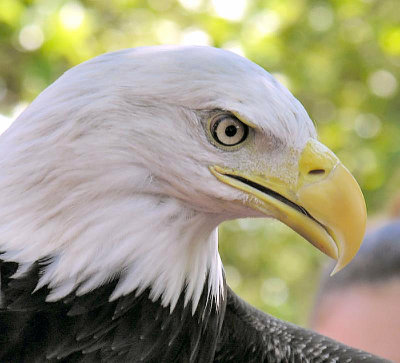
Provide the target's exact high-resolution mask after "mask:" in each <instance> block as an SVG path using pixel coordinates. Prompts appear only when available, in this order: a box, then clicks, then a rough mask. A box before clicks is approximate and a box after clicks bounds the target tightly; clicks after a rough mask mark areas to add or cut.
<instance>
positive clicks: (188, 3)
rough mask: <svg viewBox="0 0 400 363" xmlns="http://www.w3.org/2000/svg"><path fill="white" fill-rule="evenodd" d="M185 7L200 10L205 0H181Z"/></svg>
mask: <svg viewBox="0 0 400 363" xmlns="http://www.w3.org/2000/svg"><path fill="white" fill-rule="evenodd" d="M179 3H180V4H181V6H182V7H183V8H185V9H186V10H190V11H199V10H200V9H201V8H202V7H203V5H204V4H203V0H179Z"/></svg>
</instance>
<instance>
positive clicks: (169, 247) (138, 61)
mask: <svg viewBox="0 0 400 363" xmlns="http://www.w3.org/2000/svg"><path fill="white" fill-rule="evenodd" d="M215 109H220V110H229V111H232V112H238V113H240V114H241V115H242V116H243V117H244V118H246V119H248V120H251V122H252V123H254V124H256V125H257V126H258V127H259V128H260V130H262V132H263V133H264V134H265V135H270V136H271V137H270V140H274V141H273V144H274V145H275V146H277V145H278V146H279V145H280V144H281V145H283V146H282V148H284V147H285V145H291V146H292V147H296V146H297V148H298V149H299V150H300V149H301V147H302V146H303V145H304V144H305V142H306V140H307V139H308V138H309V137H315V130H314V127H313V125H312V122H311V121H310V119H309V118H308V116H307V114H306V112H305V111H304V109H303V107H302V106H301V105H300V103H299V102H298V101H297V100H296V99H295V98H294V97H293V96H292V95H291V94H290V93H289V92H288V91H287V90H286V89H285V88H284V87H282V86H281V85H280V84H279V83H277V82H276V81H275V80H274V79H273V78H272V77H271V76H270V75H269V74H268V73H267V72H265V71H264V70H263V69H262V68H260V67H258V66H257V65H255V64H254V63H251V62H250V61H248V60H246V59H244V58H242V57H239V56H237V55H235V54H232V53H230V52H227V51H223V50H219V49H215V48H209V47H149V48H138V49H129V50H124V51H120V52H115V53H109V54H105V55H102V56H99V57H97V58H94V59H92V60H90V61H88V62H85V63H83V64H81V65H79V66H77V67H75V68H73V69H71V70H70V71H68V72H66V73H65V74H64V75H63V76H62V77H60V78H59V79H58V80H57V81H56V82H55V83H54V84H52V85H51V86H50V87H49V88H47V89H46V90H45V91H44V92H43V93H42V94H41V95H39V97H38V98H37V99H36V100H35V101H34V102H33V103H32V104H31V105H30V106H29V107H28V109H27V110H26V111H25V112H24V113H23V114H22V115H21V116H20V117H19V118H18V119H17V120H16V121H15V122H14V123H13V125H12V126H11V127H10V128H9V129H8V130H7V131H6V132H5V133H4V134H3V135H2V136H1V138H0V251H4V252H5V254H4V255H3V256H2V258H3V259H5V260H10V261H16V262H19V263H20V266H21V270H20V271H21V272H23V270H24V268H26V266H29V264H30V263H33V262H34V261H36V260H38V259H40V258H44V257H50V258H51V262H50V264H49V265H48V266H47V267H46V269H45V271H44V274H43V276H42V278H41V280H40V286H43V285H45V284H48V285H49V287H50V288H51V289H52V293H51V295H49V298H48V299H49V300H57V299H59V298H61V297H63V296H65V295H66V294H68V293H70V292H71V291H73V290H74V289H78V290H77V292H78V293H85V292H87V291H90V290H91V289H94V288H96V287H98V286H100V285H101V284H103V283H104V282H106V281H109V280H110V279H112V278H114V277H115V276H120V277H121V279H120V283H119V285H118V286H117V288H116V290H115V291H114V294H113V296H112V297H111V298H116V297H118V296H120V295H123V294H127V293H130V292H131V291H133V290H135V289H136V290H137V291H139V292H140V291H142V290H143V289H145V288H147V287H150V288H151V291H152V298H154V299H156V298H158V297H160V296H161V297H162V301H163V304H164V305H170V306H171V308H173V307H174V304H175V303H176V300H177V298H178V297H179V294H180V292H182V291H183V290H184V289H185V287H186V292H185V293H186V299H187V301H188V300H190V299H192V301H193V307H194V308H195V307H196V305H197V301H198V299H199V297H200V293H201V291H202V289H203V286H204V283H205V279H206V276H209V286H210V292H211V296H212V297H213V298H215V299H216V300H218V298H219V294H220V291H221V288H222V266H221V262H220V258H219V255H218V250H217V236H216V227H217V225H218V224H219V223H220V222H221V221H223V220H224V219H229V218H237V217H241V216H246V215H247V216H248V215H251V214H253V215H254V213H255V212H254V211H250V210H248V209H246V208H245V207H244V206H241V205H240V203H232V201H237V200H241V199H243V198H244V196H243V194H242V193H241V192H240V191H238V190H234V189H232V188H229V187H228V186H226V185H222V184H221V183H220V182H218V180H216V179H215V178H214V177H213V176H212V175H211V173H210V172H209V169H208V166H209V165H211V164H216V163H220V164H224V163H233V164H234V163H245V162H249V163H251V162H253V163H257V162H258V163H259V162H264V163H266V164H267V166H268V167H269V168H273V167H274V166H273V162H272V161H271V160H267V159H268V158H266V160H264V161H260V160H251V159H252V158H251V155H249V154H246V152H245V151H241V152H239V151H238V152H236V153H228V152H224V151H222V150H220V149H217V148H216V147H214V146H213V145H212V144H211V143H210V142H209V140H208V138H207V135H206V132H205V130H204V127H205V126H204V120H203V116H204V115H206V114H207V112H210V111H212V110H215ZM271 142H272V141H271ZM263 147H264V148H267V149H268V145H266V144H265V141H262V142H261V141H260V143H259V148H263ZM270 149H271V150H272V149H273V150H274V152H275V154H276V155H275V156H274V157H275V158H278V157H279V154H280V151H279V150H278V149H279V147H275V148H270ZM277 150H278V151H277ZM281 151H282V150H281ZM272 158H273V157H272V156H271V159H272Z"/></svg>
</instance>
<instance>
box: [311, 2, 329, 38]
mask: <svg viewBox="0 0 400 363" xmlns="http://www.w3.org/2000/svg"><path fill="white" fill-rule="evenodd" d="M333 20H334V15H333V11H332V9H331V8H330V7H329V6H327V5H317V6H314V7H313V8H311V10H310V12H309V14H308V22H309V24H310V26H311V27H312V28H313V29H314V30H316V31H319V32H322V31H325V30H328V29H329V28H330V27H331V26H332V24H333Z"/></svg>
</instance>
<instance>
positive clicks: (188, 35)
mask: <svg viewBox="0 0 400 363" xmlns="http://www.w3.org/2000/svg"><path fill="white" fill-rule="evenodd" d="M181 43H182V44H185V45H211V43H212V39H211V37H210V36H209V35H208V34H207V33H206V32H205V31H203V30H201V29H196V28H189V29H185V30H184V32H183V34H182V41H181Z"/></svg>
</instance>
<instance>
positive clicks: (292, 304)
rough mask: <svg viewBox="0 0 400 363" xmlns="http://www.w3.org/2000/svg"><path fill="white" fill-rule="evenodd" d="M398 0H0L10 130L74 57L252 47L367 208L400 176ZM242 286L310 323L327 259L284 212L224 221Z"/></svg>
mask: <svg viewBox="0 0 400 363" xmlns="http://www.w3.org/2000/svg"><path fill="white" fill-rule="evenodd" d="M398 6H399V3H398V0H332V1H312V0H254V1H251V0H179V1H177V0H114V1H110V0H82V1H80V2H79V1H68V0H37V1H35V0H0V113H1V114H3V116H0V122H1V123H2V124H0V129H1V128H3V129H4V128H5V127H6V124H7V123H8V122H9V121H10V118H12V117H15V116H16V114H17V113H18V112H20V110H21V108H23V107H24V106H25V105H26V102H29V101H31V100H32V99H33V98H35V97H36V96H37V95H38V93H39V92H41V91H42V90H43V89H44V88H45V87H46V86H47V85H48V84H50V83H51V82H52V81H54V80H55V79H56V78H57V77H58V76H60V75H61V74H62V73H63V72H64V71H65V70H67V69H68V68H70V67H71V66H73V65H75V64H77V63H80V62H82V61H85V60H87V59H89V58H91V57H93V56H96V55H98V54H101V53H104V52H107V51H112V50H117V49H121V48H127V47H135V46H141V45H151V44H168V43H174V44H176V43H180V44H182V43H183V44H208V45H213V46H217V47H223V48H226V49H230V50H232V51H235V52H237V53H240V54H243V55H244V56H246V57H248V58H250V59H251V60H253V61H254V62H256V63H258V64H259V65H261V66H262V67H264V68H265V69H267V70H268V71H270V72H271V73H273V74H274V75H275V76H276V77H277V78H278V79H279V80H280V81H281V82H282V83H284V84H285V85H286V86H287V87H288V88H289V89H290V90H291V91H292V92H293V93H294V94H295V96H296V97H298V98H299V99H300V101H301V102H302V103H303V104H304V106H305V107H306V109H307V110H308V112H309V113H310V116H311V118H312V119H313V120H315V122H316V124H317V128H318V131H319V135H320V139H321V141H322V142H324V143H325V144H326V145H327V146H329V147H330V148H331V149H332V150H333V151H335V152H336V153H337V154H338V156H339V157H340V158H341V159H342V161H343V162H344V163H345V165H347V167H348V168H349V169H350V170H351V171H352V172H353V174H354V175H355V177H356V178H357V180H358V181H359V183H360V184H361V186H362V189H363V191H364V193H365V196H366V200H367V204H368V208H369V212H370V213H374V212H377V211H378V210H379V209H380V208H382V207H383V206H384V205H385V204H386V203H387V202H388V201H390V199H391V198H392V196H393V195H394V194H395V193H396V191H397V189H398V186H399V184H400V169H397V168H396V166H397V165H398V164H399V162H400V124H399V115H400V102H399V96H398V95H399V93H398V76H399V67H400V12H399V11H398ZM220 235H221V255H222V259H223V261H224V264H225V266H226V272H227V278H228V281H229V283H230V284H231V285H232V287H233V288H234V289H235V290H236V291H237V292H238V293H239V294H240V295H241V296H243V297H244V298H245V299H246V300H248V301H250V302H251V303H253V304H255V305H256V306H258V307H260V308H261V309H263V310H266V311H268V312H270V313H272V314H273V315H275V316H278V317H282V318H284V319H287V320H291V321H293V322H296V323H301V324H304V323H305V322H306V316H307V311H308V310H309V308H310V305H311V298H312V293H313V291H314V289H315V284H316V279H317V272H318V269H319V267H320V265H321V264H322V262H323V261H324V257H323V256H322V255H321V254H320V253H319V252H318V251H316V250H315V249H314V248H313V247H311V246H309V245H308V244H307V243H305V242H304V240H302V239H301V238H300V237H299V236H297V235H296V234H294V232H292V231H290V230H289V229H288V228H286V227H285V226H283V225H281V224H279V223H277V222H266V221H263V220H255V221H248V220H242V221H235V222H228V223H225V224H224V225H223V226H222V228H221V230H220Z"/></svg>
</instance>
